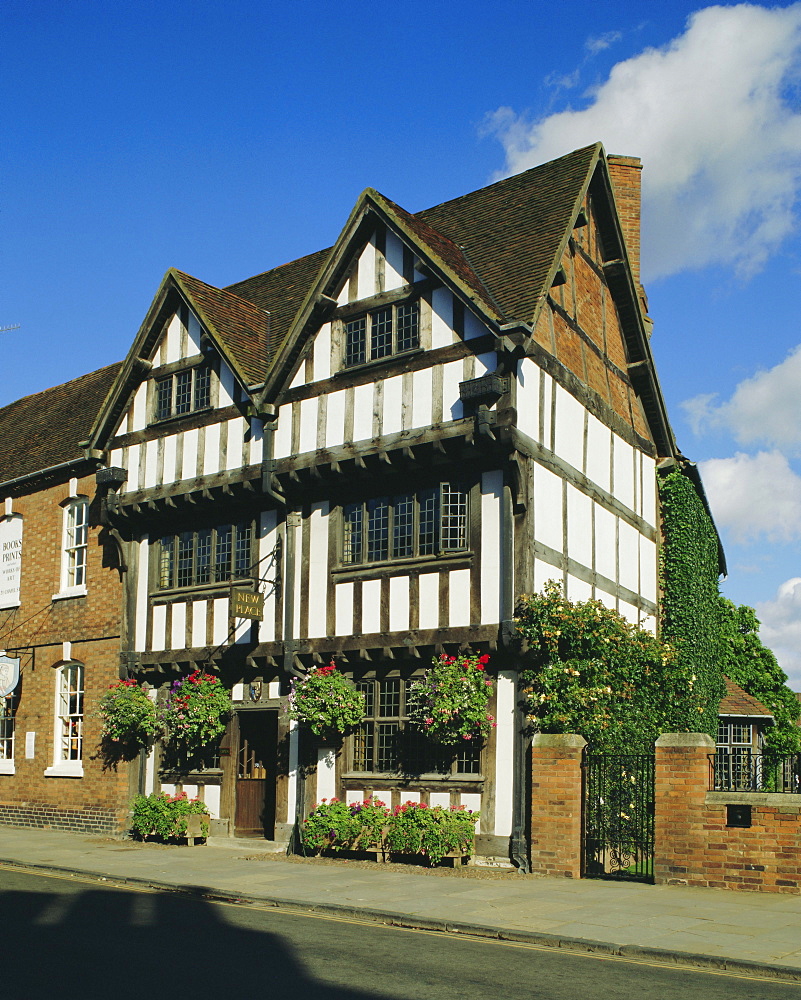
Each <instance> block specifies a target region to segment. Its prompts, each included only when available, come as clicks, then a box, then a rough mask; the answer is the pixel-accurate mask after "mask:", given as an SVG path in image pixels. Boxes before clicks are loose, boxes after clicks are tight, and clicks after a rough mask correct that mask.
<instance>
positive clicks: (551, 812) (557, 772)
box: [531, 734, 585, 878]
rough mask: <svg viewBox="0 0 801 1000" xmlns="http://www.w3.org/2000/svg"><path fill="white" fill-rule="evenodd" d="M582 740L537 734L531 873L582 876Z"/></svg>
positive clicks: (533, 764) (533, 754)
mask: <svg viewBox="0 0 801 1000" xmlns="http://www.w3.org/2000/svg"><path fill="white" fill-rule="evenodd" d="M584 746H585V740H584V739H583V738H582V737H581V736H574V735H570V734H566V735H542V734H541V735H537V736H535V737H534V739H533V741H532V747H531V870H532V871H533V872H538V873H540V874H542V875H561V876H564V877H566V878H580V876H581V808H582V802H581V759H582V750H583V748H584Z"/></svg>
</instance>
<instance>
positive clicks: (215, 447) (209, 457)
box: [164, 424, 223, 476]
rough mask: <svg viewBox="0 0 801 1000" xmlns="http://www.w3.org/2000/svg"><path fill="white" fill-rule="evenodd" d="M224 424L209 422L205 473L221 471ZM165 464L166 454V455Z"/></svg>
mask: <svg viewBox="0 0 801 1000" xmlns="http://www.w3.org/2000/svg"><path fill="white" fill-rule="evenodd" d="M222 426H223V425H222V424H208V426H207V427H206V442H205V445H204V450H203V475H204V476H213V475H214V474H215V473H216V472H219V471H220V427H222ZM164 464H165V465H166V464H167V463H166V455H165V463H164Z"/></svg>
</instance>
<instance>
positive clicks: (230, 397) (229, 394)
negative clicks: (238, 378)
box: [219, 359, 235, 406]
mask: <svg viewBox="0 0 801 1000" xmlns="http://www.w3.org/2000/svg"><path fill="white" fill-rule="evenodd" d="M234 384H235V380H234V373H233V372H232V371H231V369H230V368H229V367H228V365H227V364H226V363H225V362H224V361H223V360H222V359H221V360H220V396H219V405H220V406H233V404H234Z"/></svg>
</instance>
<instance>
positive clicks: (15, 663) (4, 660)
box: [0, 653, 19, 698]
mask: <svg viewBox="0 0 801 1000" xmlns="http://www.w3.org/2000/svg"><path fill="white" fill-rule="evenodd" d="M17 684H19V657H18V656H6V655H5V653H4V654H3V655H2V656H0V698H5V697H6V695H9V694H11V692H12V691H13V690H14V688H15V687H16V686H17Z"/></svg>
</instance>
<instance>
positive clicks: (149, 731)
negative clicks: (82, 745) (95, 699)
mask: <svg viewBox="0 0 801 1000" xmlns="http://www.w3.org/2000/svg"><path fill="white" fill-rule="evenodd" d="M147 691H148V689H147V686H146V685H144V684H141V685H140V684H139V683H137V681H135V680H131V679H128V680H120V681H116V682H115V683H114V684H110V685H109V689H108V691H107V692H106V693H105V695H103V697H102V698H101V700H100V705H99V712H100V716H101V719H102V728H101V730H100V741H101V747H102V751H103V755H104V756H105V757H107V758H109V759H110V758H115V759H117V760H132V759H133V758H134V757H135V756H136V755H137V754H138V753H139V751H140V750H143V749H146V748H147V747H149V746H150V745H151V744H152V743H153V740H154V739H155V737H156V735H157V733H158V731H159V722H158V718H157V716H156V706H155V705H154V703H153V701H152V700H151V698H150V697H149V696H148V693H147Z"/></svg>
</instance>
